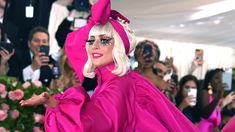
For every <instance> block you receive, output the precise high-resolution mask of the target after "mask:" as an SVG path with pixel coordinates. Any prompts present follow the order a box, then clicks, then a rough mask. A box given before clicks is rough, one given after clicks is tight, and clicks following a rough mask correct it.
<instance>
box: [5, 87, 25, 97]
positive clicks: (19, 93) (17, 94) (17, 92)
mask: <svg viewBox="0 0 235 132" xmlns="http://www.w3.org/2000/svg"><path fill="white" fill-rule="evenodd" d="M8 97H9V98H10V99H11V100H21V99H22V98H23V97H24V92H23V91H22V90H20V89H16V90H14V91H10V92H9V93H8Z"/></svg>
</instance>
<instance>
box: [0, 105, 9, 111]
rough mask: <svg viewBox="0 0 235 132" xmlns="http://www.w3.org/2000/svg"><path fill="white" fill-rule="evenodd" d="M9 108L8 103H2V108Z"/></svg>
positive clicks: (6, 109) (5, 109)
mask: <svg viewBox="0 0 235 132" xmlns="http://www.w3.org/2000/svg"><path fill="white" fill-rule="evenodd" d="M9 109H10V107H9V105H8V104H5V103H4V104H2V110H4V111H8V110H9Z"/></svg>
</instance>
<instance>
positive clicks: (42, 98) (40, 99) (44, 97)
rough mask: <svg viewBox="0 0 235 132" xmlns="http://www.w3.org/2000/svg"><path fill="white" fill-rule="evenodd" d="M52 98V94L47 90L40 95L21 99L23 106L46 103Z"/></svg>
mask: <svg viewBox="0 0 235 132" xmlns="http://www.w3.org/2000/svg"><path fill="white" fill-rule="evenodd" d="M49 98H50V95H49V94H48V93H47V92H43V93H41V94H40V95H33V96H32V97H31V98H30V99H28V100H21V101H20V105H21V106H37V105H41V104H46V102H48V100H49Z"/></svg>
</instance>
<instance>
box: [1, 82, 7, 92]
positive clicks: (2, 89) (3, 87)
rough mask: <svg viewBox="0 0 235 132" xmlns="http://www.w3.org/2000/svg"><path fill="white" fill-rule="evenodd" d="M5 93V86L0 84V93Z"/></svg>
mask: <svg viewBox="0 0 235 132" xmlns="http://www.w3.org/2000/svg"><path fill="white" fill-rule="evenodd" d="M4 91H6V86H5V85H4V84H1V83H0V93H1V92H4Z"/></svg>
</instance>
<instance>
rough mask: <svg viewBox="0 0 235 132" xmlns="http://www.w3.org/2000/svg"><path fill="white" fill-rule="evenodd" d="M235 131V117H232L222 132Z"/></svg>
mask: <svg viewBox="0 0 235 132" xmlns="http://www.w3.org/2000/svg"><path fill="white" fill-rule="evenodd" d="M234 130H235V116H233V117H232V118H231V119H230V120H229V121H228V123H227V124H226V125H225V126H224V128H223V129H222V132H233V131H234Z"/></svg>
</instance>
